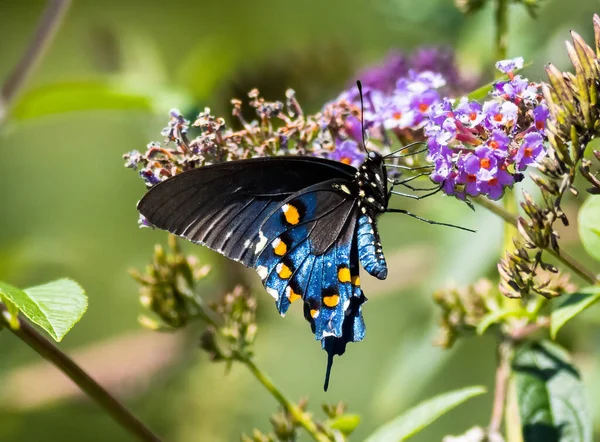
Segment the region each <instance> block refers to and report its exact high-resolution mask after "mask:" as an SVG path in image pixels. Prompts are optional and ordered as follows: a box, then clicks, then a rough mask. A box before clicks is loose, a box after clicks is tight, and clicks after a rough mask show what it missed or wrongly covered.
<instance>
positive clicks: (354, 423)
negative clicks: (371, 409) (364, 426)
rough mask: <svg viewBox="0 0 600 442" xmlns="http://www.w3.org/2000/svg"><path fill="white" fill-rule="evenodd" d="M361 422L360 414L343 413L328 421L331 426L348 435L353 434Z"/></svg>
mask: <svg viewBox="0 0 600 442" xmlns="http://www.w3.org/2000/svg"><path fill="white" fill-rule="evenodd" d="M359 424H360V416H359V415H358V414H343V415H341V416H338V417H336V418H335V419H331V420H330V421H329V422H328V425H329V427H330V428H332V429H333V430H338V431H340V432H341V433H342V434H344V435H346V436H348V435H349V434H351V433H352V432H353V431H354V430H355V429H356V427H358V425H359Z"/></svg>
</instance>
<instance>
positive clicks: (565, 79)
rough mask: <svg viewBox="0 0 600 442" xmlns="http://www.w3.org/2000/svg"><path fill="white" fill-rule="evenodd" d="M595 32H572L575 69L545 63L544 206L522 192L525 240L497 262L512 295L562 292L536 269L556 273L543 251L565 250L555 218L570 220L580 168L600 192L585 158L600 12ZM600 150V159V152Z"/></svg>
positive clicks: (599, 127)
mask: <svg viewBox="0 0 600 442" xmlns="http://www.w3.org/2000/svg"><path fill="white" fill-rule="evenodd" d="M594 32H595V36H596V47H595V49H593V48H591V47H590V46H588V45H587V44H586V43H585V42H584V41H583V39H582V38H581V37H580V36H579V35H578V34H577V33H576V32H573V31H572V32H571V36H572V42H566V46H567V52H568V54H569V58H570V59H571V62H572V63H573V66H574V68H575V73H574V74H573V73H570V72H561V71H559V70H558V69H557V68H556V67H555V66H553V65H548V66H547V67H546V73H547V75H548V83H547V84H546V83H543V84H542V92H543V95H544V99H545V100H546V105H547V107H548V110H549V112H550V116H549V118H548V120H547V122H546V135H547V137H548V141H549V142H550V148H549V149H548V155H547V157H546V158H544V159H543V160H542V161H541V164H540V166H539V167H538V170H539V171H540V172H541V173H542V175H535V174H532V175H531V179H532V180H533V181H534V182H535V184H536V185H537V186H538V187H539V189H540V191H541V194H542V199H543V206H542V205H539V204H536V203H535V202H534V201H533V199H532V198H531V196H530V195H529V194H528V193H526V192H523V194H524V200H523V202H522V203H521V207H522V208H523V210H524V211H525V214H526V217H519V219H518V224H517V227H518V230H519V233H520V234H521V237H522V240H521V241H517V242H515V248H516V250H515V251H514V252H511V253H507V254H506V257H505V258H504V259H503V260H501V261H500V263H499V264H498V269H499V271H500V276H501V283H500V290H501V292H502V293H503V294H504V295H506V296H508V297H511V298H518V297H522V296H525V295H527V294H529V293H537V294H539V295H542V296H544V297H546V298H552V297H554V296H558V295H559V294H561V293H562V290H558V289H552V288H550V285H549V284H550V283H549V281H548V280H545V279H543V278H540V277H539V275H538V274H537V273H538V271H540V270H541V271H547V272H552V273H556V272H557V269H556V268H555V267H554V266H552V265H550V264H546V263H544V262H543V261H542V252H543V251H544V250H546V249H551V250H553V251H554V252H556V253H558V254H560V248H559V244H558V238H559V237H558V233H557V232H556V231H555V230H554V223H555V222H556V221H557V220H560V221H561V222H562V224H563V225H565V226H567V225H568V224H569V221H568V219H567V217H566V215H565V213H564V212H563V210H562V207H561V204H562V200H563V197H564V195H565V194H566V193H567V191H569V192H570V193H572V194H573V195H575V196H577V195H578V194H579V192H578V190H577V189H576V188H575V186H574V184H575V179H576V177H577V173H578V172H581V174H582V175H583V176H584V177H585V178H586V179H587V180H588V181H589V182H590V183H591V184H592V186H593V187H592V188H590V189H588V190H589V191H590V192H591V193H600V180H598V179H597V178H596V171H595V170H593V169H594V168H593V165H592V162H591V161H590V160H587V159H585V158H584V154H585V150H586V148H587V146H588V144H589V143H590V141H591V140H592V139H594V138H595V137H596V136H597V135H598V134H599V133H600V103H599V99H600V61H599V58H598V57H599V56H600V17H599V16H598V15H594ZM595 155H596V158H599V159H600V154H595ZM540 280H541V282H540Z"/></svg>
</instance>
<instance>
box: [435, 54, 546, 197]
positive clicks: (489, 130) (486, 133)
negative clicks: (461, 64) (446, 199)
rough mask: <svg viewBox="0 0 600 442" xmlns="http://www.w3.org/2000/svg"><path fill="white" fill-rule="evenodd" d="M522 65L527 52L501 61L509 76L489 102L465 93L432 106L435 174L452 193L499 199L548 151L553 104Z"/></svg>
mask: <svg viewBox="0 0 600 442" xmlns="http://www.w3.org/2000/svg"><path fill="white" fill-rule="evenodd" d="M522 66H523V59H522V58H519V59H515V60H504V61H500V62H498V63H497V64H496V67H497V68H498V69H499V70H500V71H501V72H504V73H506V74H507V75H508V80H507V81H499V82H497V83H495V85H494V87H493V89H492V91H491V92H490V99H489V100H488V101H486V102H484V103H483V104H481V103H479V102H477V101H472V100H469V99H467V98H462V99H460V100H458V102H455V101H454V100H449V99H444V100H443V101H442V102H440V103H438V104H435V105H433V106H432V108H431V112H430V113H429V121H428V122H427V124H426V126H425V135H426V136H427V143H428V146H429V160H430V161H431V162H432V163H433V165H434V171H433V173H432V175H431V179H432V180H433V181H434V182H437V183H440V184H442V185H443V191H444V192H445V193H446V194H448V195H455V196H456V197H458V198H460V199H465V198H466V197H468V196H473V197H474V196H478V195H485V196H487V197H489V198H491V199H494V200H496V199H499V198H501V197H502V195H503V194H504V190H505V188H506V187H511V186H512V185H513V184H514V183H515V182H518V181H520V180H521V179H522V178H523V175H522V173H521V172H523V171H524V170H525V169H526V168H527V166H530V165H532V166H535V165H536V164H538V163H539V161H540V160H541V159H542V158H544V156H545V155H546V149H545V147H544V141H545V140H546V138H545V133H544V129H545V126H546V119H547V118H548V109H547V107H546V106H545V104H544V103H543V100H542V96H541V93H540V89H539V86H538V85H536V84H534V83H530V82H529V80H527V79H525V78H522V77H521V76H519V75H514V70H515V69H519V68H521V67H522Z"/></svg>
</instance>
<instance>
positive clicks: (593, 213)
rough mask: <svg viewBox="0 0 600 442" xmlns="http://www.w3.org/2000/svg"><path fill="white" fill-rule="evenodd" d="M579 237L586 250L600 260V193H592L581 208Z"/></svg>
mask: <svg viewBox="0 0 600 442" xmlns="http://www.w3.org/2000/svg"><path fill="white" fill-rule="evenodd" d="M578 218H579V224H578V226H579V237H580V238H581V242H582V243H583V247H585V250H586V251H587V252H588V253H589V254H590V255H591V256H592V257H594V258H595V259H596V260H597V261H600V195H590V196H589V197H588V198H587V199H586V200H585V203H583V206H581V210H579V216H578Z"/></svg>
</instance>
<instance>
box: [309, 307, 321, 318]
mask: <svg viewBox="0 0 600 442" xmlns="http://www.w3.org/2000/svg"><path fill="white" fill-rule="evenodd" d="M317 316H319V310H317V309H314V308H313V309H311V310H310V317H311V318H313V319H314V318H316V317H317Z"/></svg>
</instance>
